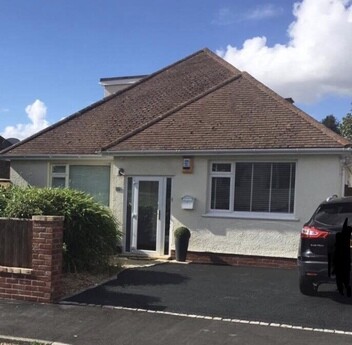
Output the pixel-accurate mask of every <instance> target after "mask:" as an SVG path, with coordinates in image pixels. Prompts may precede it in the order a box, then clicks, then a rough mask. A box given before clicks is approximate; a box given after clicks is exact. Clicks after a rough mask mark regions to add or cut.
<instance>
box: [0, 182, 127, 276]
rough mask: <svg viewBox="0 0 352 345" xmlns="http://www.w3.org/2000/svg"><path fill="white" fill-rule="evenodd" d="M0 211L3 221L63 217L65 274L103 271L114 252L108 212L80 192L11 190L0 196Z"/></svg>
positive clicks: (114, 230)
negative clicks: (12, 218)
mask: <svg viewBox="0 0 352 345" xmlns="http://www.w3.org/2000/svg"><path fill="white" fill-rule="evenodd" d="M4 200H5V201H4ZM4 205H5V206H4ZM0 207H2V209H1V210H0V215H1V216H3V217H14V218H31V217H32V216H33V215H51V216H64V217H65V222H64V238H63V241H64V248H63V249H64V269H65V270H66V271H92V270H101V269H104V268H106V267H107V266H108V263H109V258H110V256H111V255H112V254H115V253H116V251H117V247H118V243H119V240H120V238H121V233H120V231H119V230H118V224H117V221H116V219H115V218H114V216H113V214H112V212H111V210H110V209H109V208H107V207H105V206H103V205H101V204H99V203H97V202H95V201H94V200H93V198H92V197H91V196H89V195H87V194H85V193H83V192H79V191H76V190H72V189H59V188H32V187H28V188H20V187H12V188H11V189H10V190H8V192H7V193H6V195H3V196H1V193H0Z"/></svg>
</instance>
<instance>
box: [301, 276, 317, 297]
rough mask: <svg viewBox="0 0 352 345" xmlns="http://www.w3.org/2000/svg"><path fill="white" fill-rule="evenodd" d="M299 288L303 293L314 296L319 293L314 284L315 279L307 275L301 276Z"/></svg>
mask: <svg viewBox="0 0 352 345" xmlns="http://www.w3.org/2000/svg"><path fill="white" fill-rule="evenodd" d="M299 290H300V291H301V293H302V294H303V295H307V296H314V295H316V294H317V287H316V286H315V285H314V284H313V281H312V280H311V279H307V278H305V277H300V278H299Z"/></svg>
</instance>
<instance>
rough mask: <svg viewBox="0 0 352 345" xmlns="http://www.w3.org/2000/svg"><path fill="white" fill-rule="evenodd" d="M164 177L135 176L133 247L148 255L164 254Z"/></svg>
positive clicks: (133, 190)
mask: <svg viewBox="0 0 352 345" xmlns="http://www.w3.org/2000/svg"><path fill="white" fill-rule="evenodd" d="M164 184H165V182H164V178H161V177H134V178H133V188H132V193H133V207H132V243H131V244H132V248H131V250H132V251H134V252H140V253H143V252H145V253H147V254H148V255H163V254H164V231H162V230H163V228H164V221H163V219H164V211H165V200H164V194H165V193H164Z"/></svg>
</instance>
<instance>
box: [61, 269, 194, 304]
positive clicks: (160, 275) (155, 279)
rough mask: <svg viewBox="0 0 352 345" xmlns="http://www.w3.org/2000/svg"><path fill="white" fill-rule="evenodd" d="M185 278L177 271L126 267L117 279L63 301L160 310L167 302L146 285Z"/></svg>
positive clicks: (174, 282)
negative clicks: (163, 302) (163, 303)
mask: <svg viewBox="0 0 352 345" xmlns="http://www.w3.org/2000/svg"><path fill="white" fill-rule="evenodd" d="M187 279H188V277H186V276H183V275H181V274H179V273H169V272H164V271H160V270H150V269H146V268H135V269H126V270H124V271H122V272H121V273H120V274H119V275H118V277H117V279H113V280H110V281H109V282H107V283H104V284H102V285H99V286H98V287H96V288H93V289H89V290H86V291H84V292H82V293H80V294H78V295H75V296H73V297H71V298H67V299H66V301H71V302H76V303H84V304H96V305H111V306H120V307H127V308H140V309H152V310H160V311H161V310H165V309H166V306H164V305H162V304H160V303H161V298H160V297H159V296H158V289H156V290H155V292H156V293H155V294H153V293H150V291H148V290H149V289H148V288H151V287H153V286H159V288H160V286H163V285H168V284H169V285H173V286H175V285H179V284H182V283H184V282H185V281H186V280H187ZM140 288H142V289H140ZM152 290H153V289H152ZM143 292H147V293H149V294H144V293H143Z"/></svg>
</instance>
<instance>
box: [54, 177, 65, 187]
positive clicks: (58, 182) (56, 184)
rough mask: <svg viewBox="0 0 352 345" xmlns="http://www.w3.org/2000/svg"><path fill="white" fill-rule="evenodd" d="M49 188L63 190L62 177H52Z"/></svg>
mask: <svg viewBox="0 0 352 345" xmlns="http://www.w3.org/2000/svg"><path fill="white" fill-rule="evenodd" d="M51 187H53V188H65V178H64V177H53V178H52V181H51Z"/></svg>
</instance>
